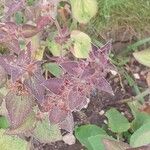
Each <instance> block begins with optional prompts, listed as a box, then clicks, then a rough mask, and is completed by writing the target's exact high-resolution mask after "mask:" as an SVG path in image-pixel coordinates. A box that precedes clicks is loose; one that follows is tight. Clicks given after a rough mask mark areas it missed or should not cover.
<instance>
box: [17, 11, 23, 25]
mask: <svg viewBox="0 0 150 150" xmlns="http://www.w3.org/2000/svg"><path fill="white" fill-rule="evenodd" d="M15 22H16V23H17V24H22V23H23V22H24V16H23V13H22V12H21V11H18V12H16V13H15Z"/></svg>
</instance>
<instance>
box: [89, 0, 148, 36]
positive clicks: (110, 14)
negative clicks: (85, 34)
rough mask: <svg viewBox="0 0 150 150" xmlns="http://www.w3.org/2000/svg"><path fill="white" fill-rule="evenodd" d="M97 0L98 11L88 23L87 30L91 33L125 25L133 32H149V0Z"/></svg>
mask: <svg viewBox="0 0 150 150" xmlns="http://www.w3.org/2000/svg"><path fill="white" fill-rule="evenodd" d="M97 1H98V6H99V11H98V13H97V16H96V17H95V18H93V19H92V20H91V22H90V23H89V25H88V30H87V31H90V32H91V33H92V34H93V32H95V33H97V32H99V31H105V30H106V31H108V30H111V29H113V30H114V29H118V28H120V27H126V28H127V29H129V30H132V32H135V33H140V34H145V33H146V32H149V34H150V0H97ZM94 30H95V31H94Z"/></svg>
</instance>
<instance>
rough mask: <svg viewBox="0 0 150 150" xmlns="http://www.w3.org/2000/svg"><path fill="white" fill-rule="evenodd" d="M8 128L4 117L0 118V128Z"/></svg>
mask: <svg viewBox="0 0 150 150" xmlns="http://www.w3.org/2000/svg"><path fill="white" fill-rule="evenodd" d="M8 127H9V122H8V119H7V118H6V117H5V116H1V117H0V128H3V129H6V128H8Z"/></svg>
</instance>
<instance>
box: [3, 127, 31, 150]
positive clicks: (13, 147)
mask: <svg viewBox="0 0 150 150" xmlns="http://www.w3.org/2000/svg"><path fill="white" fill-rule="evenodd" d="M0 149H1V150H29V147H28V143H27V142H26V141H25V140H23V139H21V138H19V137H17V136H9V135H6V134H5V130H3V129H0Z"/></svg>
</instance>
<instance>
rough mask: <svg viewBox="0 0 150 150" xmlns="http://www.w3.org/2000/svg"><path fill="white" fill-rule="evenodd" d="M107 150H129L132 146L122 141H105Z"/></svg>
mask: <svg viewBox="0 0 150 150" xmlns="http://www.w3.org/2000/svg"><path fill="white" fill-rule="evenodd" d="M103 143H104V145H105V150H127V148H130V146H129V145H128V144H126V143H124V142H121V141H119V142H118V141H115V140H111V139H104V140H103Z"/></svg>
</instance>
